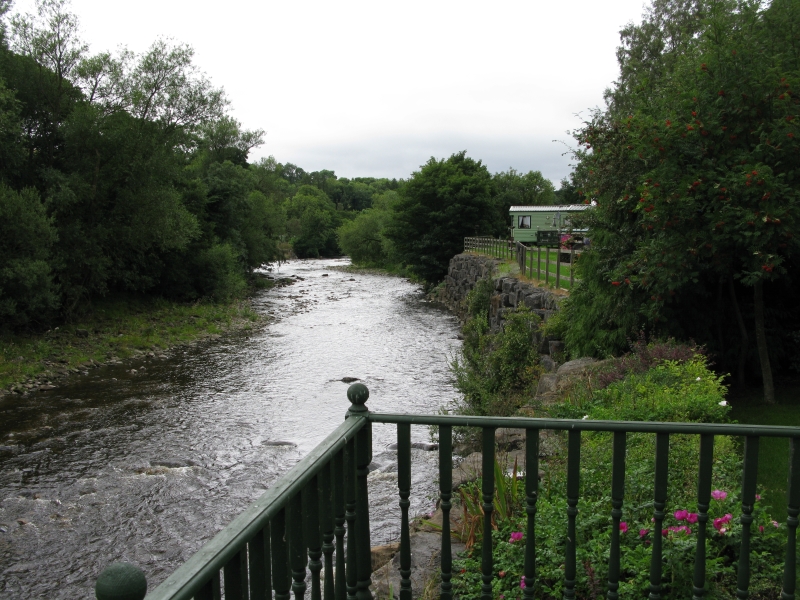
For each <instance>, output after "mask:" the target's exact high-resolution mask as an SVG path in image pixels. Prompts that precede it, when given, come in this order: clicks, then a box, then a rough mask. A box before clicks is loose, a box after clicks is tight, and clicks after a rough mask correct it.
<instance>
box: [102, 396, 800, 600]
mask: <svg viewBox="0 0 800 600" xmlns="http://www.w3.org/2000/svg"><path fill="white" fill-rule="evenodd" d="M368 397H369V391H368V390H367V388H366V387H365V386H363V385H361V384H354V385H352V386H350V388H349V389H348V398H349V399H350V402H351V407H350V410H349V412H348V416H347V418H346V420H345V422H344V423H343V424H342V425H340V426H339V427H338V428H337V429H336V430H335V431H334V432H333V433H332V434H331V435H329V436H328V437H327V438H326V439H325V441H323V442H322V443H321V444H320V445H319V446H317V447H316V448H315V449H314V450H313V451H312V452H311V453H310V454H309V455H308V456H307V457H305V458H304V459H302V460H301V461H300V462H299V463H298V464H297V465H296V466H295V467H294V468H292V469H291V470H290V471H289V472H288V473H286V474H285V475H284V476H283V477H281V479H280V480H279V481H278V482H277V483H276V484H275V485H274V486H273V487H272V488H271V489H270V490H269V491H267V492H266V493H265V494H264V495H263V496H262V497H261V498H260V499H259V500H258V501H256V502H255V503H254V504H253V505H252V506H250V507H249V508H248V509H247V510H246V511H245V512H244V513H242V514H241V515H240V516H239V517H237V518H236V519H235V520H234V521H233V522H232V523H231V524H230V525H228V526H227V527H226V528H225V529H223V530H222V531H221V532H220V533H219V534H218V535H217V536H216V537H215V538H214V539H212V540H211V541H210V542H208V543H207V544H206V545H205V546H204V547H203V548H202V549H201V550H200V551H199V552H198V553H197V554H195V555H194V556H193V557H192V558H190V559H189V561H187V562H186V563H185V564H184V565H183V566H181V567H180V568H179V569H178V570H177V571H176V572H175V573H174V574H173V575H171V576H170V577H169V578H168V579H167V580H166V581H165V582H164V583H162V584H161V585H160V586H159V587H158V588H156V589H155V590H154V591H153V592H152V593H151V594H150V595H149V596H148V599H149V600H155V599H159V600H167V599H169V600H178V599H188V598H196V599H219V598H221V597H222V594H223V593H224V597H225V599H226V600H232V599H236V600H240V599H241V600H262V599H267V598H273V597H274V598H276V599H279V600H288V599H289V598H290V592H291V593H293V594H294V597H295V600H297V599H299V598H305V597H306V592H307V586H306V578H307V577H306V576H307V569H308V571H310V574H311V577H310V581H311V598H312V599H313V600H322V599H323V598H324V599H325V600H368V599H371V598H372V597H373V596H372V593H371V591H370V585H371V564H370V533H369V504H368V498H367V480H366V476H367V471H368V465H369V463H370V462H371V458H372V433H371V431H372V430H371V426H372V423H388V424H394V425H396V427H397V441H398V446H397V461H398V497H399V508H400V521H401V535H400V569H399V571H400V577H401V586H400V590H399V597H400V599H401V600H411V597H412V583H411V545H410V536H409V512H408V511H409V504H410V502H409V497H410V494H411V426H412V425H420V426H429V425H436V426H438V428H439V488H440V502H441V504H440V505H441V508H442V512H443V521H442V537H441V544H442V545H441V567H440V575H441V584H440V598H443V599H447V600H451V599H452V598H453V591H452V583H451V579H452V558H453V557H452V548H451V542H450V510H451V508H452V504H451V499H452V496H453V480H452V465H453V444H452V440H453V427H457V426H458V427H461V426H466V427H476V428H479V429H480V430H481V433H482V439H483V443H482V446H483V459H482V461H483V462H482V467H483V473H492V472H493V469H494V460H495V443H494V440H495V431H496V429H498V428H501V427H513V428H518V429H519V428H521V429H524V430H525V432H526V442H525V456H526V471H527V473H537V472H538V464H539V440H540V433H541V432H542V431H545V430H560V431H566V432H567V436H568V438H567V448H568V454H567V463H566V464H567V467H566V468H567V479H566V490H565V492H566V499H567V507H568V508H567V525H566V527H565V531H564V540H565V554H564V574H563V577H564V589H565V592H564V597H565V598H575V593H576V590H575V586H576V568H577V566H576V547H575V540H576V535H575V533H576V521H577V519H578V509H577V506H578V503H579V500H580V494H579V490H580V448H581V435H582V434H583V432H586V431H601V432H609V433H612V434H613V453H612V465H613V468H612V473H611V481H610V495H611V508H610V511H609V513H610V516H611V521H612V523H611V541H610V548H609V555H608V556H609V558H608V581H607V598H609V599H614V598H617V590H618V587H619V578H620V569H621V565H620V537H619V534H620V529H619V527H620V520H621V517H622V514H623V513H622V509H623V503H624V481H625V461H626V443H627V442H626V440H627V434H628V433H646V434H654V435H655V436H656V446H655V453H656V461H655V465H656V466H655V476H654V486H653V504H652V506H653V521H654V525H653V527H654V530H655V531H661V526H662V522H663V521H664V518H665V516H666V515H665V506H666V502H667V500H668V498H667V472H668V465H669V460H670V449H669V440H670V436H671V435H675V434H689V435H697V436H699V439H700V451H699V457H698V478H697V481H698V487H697V490H698V492H697V505H698V536H697V542H696V554H695V562H694V570H693V586H694V587H693V590H694V596H693V598H695V600H699V599H700V598H702V597H703V596H704V595H705V589H706V560H705V556H706V554H705V546H706V540H707V532H706V527H707V522H708V520H709V517H708V510H709V505H710V494H711V480H712V465H713V448H714V438H715V437H716V436H723V435H724V436H739V437H743V438H744V440H745V442H744V462H743V465H744V466H743V474H742V492H741V502H742V517H741V519H740V522H741V525H742V537H741V544H740V546H739V559H738V561H737V563H738V566H737V568H738V580H737V582H738V584H737V588H738V589H737V592H736V595H737V597H738V598H742V599H744V598H747V597H748V594H749V592H748V587H749V582H750V534H751V532H750V526H751V523H752V521H753V517H752V512H753V507H754V503H755V501H756V497H755V492H756V475H757V467H758V447H759V440H760V438H761V437H782V438H789V439H790V447H791V452H790V464H789V482H788V511H787V512H788V518H787V538H786V549H785V560H784V577H783V589H782V592H781V596H780V597H781V599H782V600H792V599H794V598H795V585H796V577H797V574H796V555H795V549H796V530H797V526H798V515H799V514H800V428H798V427H775V426H754V425H739V424H733V425H727V424H697V423H651V422H629V421H590V420H571V419H534V418H515V417H468V416H453V415H408V414H395V413H374V412H369V411H368V410H367V408H366V406H365V403H366V401H367V399H368ZM494 488H495V482H494V478H493V477H491V476H489V477H484V478H483V480H482V490H481V491H482V500H483V503H482V510H483V522H482V530H483V536H484V537H483V539H484V544H483V547H482V557H481V573H482V584H481V598H482V600H492V585H491V582H492V580H493V578H494V569H493V556H492V544H491V539H492V536H491V532H492V515H493V510H494V508H493V498H494V494H495V489H494ZM538 494H539V490H538V482H537V478H536V477H531V476H528V477H526V478H525V502H526V514H527V536H526V541H525V566H524V583H525V587H524V590H523V596H524V598H526V599H529V600H530V599H532V598H534V595H535V593H536V583H537V578H536V503H537V500H538ZM345 534H346V542H347V543H346V544H345ZM487 540H489V542H488V543H486V541H487ZM662 559H663V548H662V540H661V536H659V535H655V536H654V537H653V542H652V546H651V557H650V587H649V598H650V599H651V600H659V599H660V598H661V592H662V585H661V579H662ZM334 564H335V574H334ZM323 572H324V577H321V573H323ZM290 574H291V578H290ZM104 575H105V572H104V574H103V575H101V580H102V579H103V577H104ZM122 579H124V578H122ZM127 581H128V580H125V581H121V582H120V583H119V584H118V585H117V588H116V590H114V589H111V590H109V588H108V586H105V587H104V591H103V592H102V593H101V592H100V588H101V587H103V586H101V585H100V581H98V594H97V597H98V598H99V599H100V600H110V599H112V598H117V599H120V598H128V599H134V598H135V599H137V600H139V599H141V598H143V597H144V593H142V594H141V595H138V596H136V595H131V593H130V591H129V587H128V588H126V587H125V586H126V585H128V586H129V584H128V583H126V582H127ZM273 591H274V595H273Z"/></svg>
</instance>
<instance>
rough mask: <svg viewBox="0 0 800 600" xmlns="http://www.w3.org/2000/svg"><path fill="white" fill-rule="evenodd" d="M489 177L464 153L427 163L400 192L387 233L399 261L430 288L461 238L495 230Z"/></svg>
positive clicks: (461, 242)
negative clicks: (429, 285)
mask: <svg viewBox="0 0 800 600" xmlns="http://www.w3.org/2000/svg"><path fill="white" fill-rule="evenodd" d="M496 216H497V215H496V210H495V207H494V204H493V203H492V177H491V175H490V174H489V171H488V170H487V169H486V167H485V166H484V165H483V164H481V161H475V160H473V159H471V158H469V157H468V156H467V153H466V150H464V151H462V152H458V153H456V154H453V155H452V156H451V157H450V158H448V159H447V160H444V159H441V160H436V159H435V158H433V157H431V159H430V160H429V161H428V162H427V163H426V164H424V165H422V167H421V168H420V170H419V171H415V172H414V174H413V175H412V176H411V179H410V180H409V181H408V182H407V183H406V185H405V186H404V187H403V188H402V191H401V195H400V200H399V201H398V203H397V204H396V205H395V207H394V217H393V219H392V223H391V224H390V225H389V227H388V228H387V230H386V237H388V238H389V239H390V240H391V241H392V242H394V244H395V248H396V250H397V254H398V258H399V259H400V260H401V261H402V262H403V263H404V264H406V265H408V267H409V269H410V270H411V271H412V272H413V273H415V274H416V275H417V276H419V277H420V278H422V279H423V280H424V281H426V282H427V283H429V284H432V283H435V282H437V281H439V280H441V279H442V278H443V277H444V275H445V274H446V273H447V265H448V263H449V261H450V259H451V258H452V257H453V255H454V254H458V253H459V252H461V251H462V250H463V249H464V238H465V237H468V236H475V235H486V234H489V233H491V232H492V231H493V228H494V227H495V226H496Z"/></svg>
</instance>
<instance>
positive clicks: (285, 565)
mask: <svg viewBox="0 0 800 600" xmlns="http://www.w3.org/2000/svg"><path fill="white" fill-rule="evenodd" d="M270 538H271V541H272V575H273V577H272V584H273V585H274V586H275V600H289V599H290V598H291V595H290V594H289V590H290V587H289V585H290V581H289V551H288V548H287V543H286V509H285V508H282V509H280V510H279V511H278V514H277V515H276V516H275V518H274V519H272V522H271V523H270Z"/></svg>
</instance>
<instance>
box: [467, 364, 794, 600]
mask: <svg viewBox="0 0 800 600" xmlns="http://www.w3.org/2000/svg"><path fill="white" fill-rule="evenodd" d="M698 377H699V378H700V380H699V381H698V379H697V378H698ZM724 393H725V390H724V387H722V385H721V382H720V378H719V377H717V376H715V375H714V374H713V373H711V372H710V371H709V370H708V368H707V366H706V363H705V359H703V358H702V356H699V355H698V356H696V357H695V358H694V359H691V360H689V361H686V362H677V361H666V362H662V363H661V364H658V365H656V366H654V367H653V368H651V369H649V370H647V371H645V372H644V373H637V372H630V373H629V374H628V375H627V376H626V377H625V378H624V379H622V380H620V381H617V382H615V383H612V384H611V385H610V386H609V387H608V388H606V389H605V390H602V391H599V392H595V394H594V398H593V399H592V400H591V401H589V402H586V403H584V404H583V405H581V406H574V405H570V404H567V405H565V406H562V407H560V409H556V410H553V411H552V412H553V413H554V414H557V415H559V416H573V417H574V416H578V414H582V415H586V416H587V417H588V418H590V419H615V420H622V419H628V420H643V419H644V420H647V419H652V418H658V419H660V420H666V421H686V420H695V421H702V422H727V420H728V416H727V413H728V410H729V409H728V407H727V406H724V405H721V404H720V403H722V402H723V401H724ZM634 407H635V408H634ZM579 418H580V417H579ZM627 438H628V443H627V469H626V481H625V500H624V506H623V517H622V520H623V521H624V526H621V531H620V553H621V577H620V588H619V594H620V598H623V599H625V598H630V599H633V598H640V597H642V595H643V594H645V593H646V592H647V590H648V588H649V584H650V581H649V572H650V557H651V552H650V546H651V543H652V539H653V536H654V535H662V536H663V543H664V545H663V556H664V564H663V576H662V580H661V583H662V585H663V590H662V593H663V597H665V598H691V597H692V577H691V574H692V570H693V564H694V550H695V547H696V546H695V541H696V536H697V528H698V525H699V524H696V512H697V505H696V502H697V499H696V477H697V456H698V451H699V441H698V439H697V436H684V435H673V436H671V438H670V463H669V479H668V482H669V483H668V506H667V512H668V515H667V518H666V519H665V521H664V524H663V527H664V530H663V532H654V531H653V530H652V523H651V520H650V519H651V517H652V516H653V508H652V482H653V477H654V462H655V458H654V457H655V451H654V450H655V448H654V444H655V442H654V436H652V435H650V434H628V436H627ZM581 446H582V447H581V473H580V477H581V492H580V500H579V509H580V513H579V515H578V518H577V523H576V526H577V532H576V533H577V539H576V549H577V565H578V568H577V575H578V576H577V581H576V588H577V597H582V598H593V597H600V596H601V595H603V594H604V593H605V587H606V582H607V580H608V548H609V547H610V539H611V525H612V520H611V518H610V513H611V500H610V495H609V494H610V489H609V473H610V471H611V456H612V454H611V449H612V436H611V435H610V434H605V433H588V434H584V435H583V436H582V444H581ZM564 466H565V465H564V463H563V461H562V460H561V459H559V458H558V457H557V456H556V457H551V458H550V459H549V460H548V461H546V464H545V465H544V468H545V473H546V475H545V477H544V479H543V480H542V481H541V483H540V485H539V494H538V501H537V512H536V561H537V563H536V571H537V597H542V598H557V597H561V596H562V594H563V591H564V589H563V579H564V572H563V562H564V552H565V543H564V539H565V537H564V532H565V531H566V527H567V503H566V499H565V498H564V496H563V489H565V484H566V481H565V468H564ZM740 474H741V460H740V456H739V452H738V450H737V448H736V447H735V445H734V443H733V441H732V440H730V439H729V438H717V439H716V443H715V448H714V469H713V480H712V485H713V489H717V490H720V491H721V492H724V493H718V494H716V498H715V499H714V500H712V504H711V508H710V510H709V526H708V530H709V537H708V545H707V549H706V566H707V572H708V580H709V585H710V588H709V594H710V595H711V597H717V598H735V597H736V596H735V592H736V569H735V566H736V561H737V556H738V546H739V542H740V540H741V525H740V524H739V517H740V516H741V514H742V513H741V500H740V498H739V497H738V496H737V493H736V492H734V491H733V490H737V489H739V487H740V486H739V484H740V481H739V479H740V476H741V475H740ZM510 484H511V482H510V481H509V482H508V484H507V486H508V485H510ZM473 487H474V488H475V489H476V490H479V489H480V484H479V483H478V484H473ZM523 487H524V486H521V485H520V486H518V488H517V489H518V492H517V494H516V496H515V501H516V506H515V508H514V511H515V512H514V513H513V514H512V515H511V516H509V517H507V518H502V517H501V516H500V515H499V514H497V515H496V516H495V523H496V527H495V529H494V531H493V532H492V542H493V549H494V578H493V580H492V589H493V597H506V598H519V597H521V596H522V589H521V587H520V584H521V578H522V575H523V568H524V545H525V541H526V540H525V539H524V533H523V532H526V531H527V525H526V519H525V511H524V507H525V498H524V493H523V491H522V488H523ZM470 489H471V488H470ZM464 506H467V504H465V505H464ZM476 508H477V507H476ZM509 512H510V511H509ZM753 516H754V522H753V525H752V528H751V532H752V538H751V551H752V554H751V561H752V562H751V567H752V568H751V572H752V574H753V577H752V580H751V586H750V590H751V597H754V598H773V597H774V595H773V594H774V593H775V590H777V589H779V588H780V580H781V574H782V561H783V545H784V543H785V531H784V528H783V526H779V525H778V524H777V523H776V522H774V521H773V520H772V519H771V517H770V515H769V507H768V506H767V505H765V503H764V500H763V499H762V500H760V501H758V502H757V503H756V505H755V507H754V512H753ZM469 518H471V513H469V514H468V515H467V520H468V519H469ZM476 533H477V535H478V540H477V543H475V545H474V546H472V548H471V550H470V551H469V552H468V553H467V554H466V555H465V556H464V557H463V558H461V559H459V560H457V561H456V562H455V568H454V571H455V573H456V575H455V577H454V591H455V592H456V594H457V595H458V597H460V598H478V597H480V593H479V590H480V583H481V580H480V574H481V571H480V559H479V557H480V551H481V546H482V543H483V540H482V539H481V538H480V529H479V528H478V529H476Z"/></svg>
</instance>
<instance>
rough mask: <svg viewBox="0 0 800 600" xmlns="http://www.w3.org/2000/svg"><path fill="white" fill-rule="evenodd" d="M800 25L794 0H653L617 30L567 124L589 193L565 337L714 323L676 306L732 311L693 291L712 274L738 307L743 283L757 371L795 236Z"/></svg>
mask: <svg viewBox="0 0 800 600" xmlns="http://www.w3.org/2000/svg"><path fill="white" fill-rule="evenodd" d="M798 26H800V5H798V3H797V2H793V1H791V0H776V1H775V2H772V3H771V4H770V5H769V6H768V7H767V6H764V5H762V4H761V3H760V2H757V1H750V0H725V1H710V0H709V1H696V2H686V1H678V0H656V1H655V2H654V3H653V6H652V7H651V9H650V10H649V12H648V13H647V15H646V17H645V21H644V22H643V23H642V24H641V25H640V26H629V27H628V28H626V29H625V30H624V31H623V45H622V47H621V49H620V51H619V58H620V66H621V77H620V80H619V81H618V82H617V84H616V85H615V86H614V88H613V89H612V90H610V91H609V92H608V93H607V98H608V101H609V104H608V108H607V110H605V111H597V112H596V113H595V114H594V115H593V117H592V119H591V120H590V121H589V122H587V123H586V125H585V127H583V128H582V129H581V130H579V131H578V132H577V139H578V141H579V143H580V144H581V145H582V147H583V149H582V150H581V151H580V152H579V153H578V155H579V158H580V164H579V167H578V170H577V172H576V180H577V181H578V184H579V186H580V188H581V192H582V193H583V195H584V197H585V198H587V199H589V198H591V199H593V200H596V201H597V207H596V209H595V210H592V211H588V212H587V214H586V224H588V226H589V227H590V229H591V231H592V234H593V235H592V244H593V247H594V251H593V252H591V253H589V254H587V255H586V256H585V257H584V258H585V259H586V260H584V269H583V277H584V279H585V284H584V286H583V287H582V288H579V289H578V290H576V292H575V293H574V294H573V299H572V300H571V306H572V309H571V310H572V311H573V316H574V319H575V320H574V321H573V326H572V327H571V328H570V331H569V333H568V341H569V342H570V343H571V345H572V347H573V349H574V351H576V352H577V353H592V354H597V353H606V352H613V351H617V350H619V349H621V347H623V345H624V344H625V340H626V337H627V336H629V335H630V334H631V332H632V330H633V329H635V328H636V327H642V326H644V327H648V328H651V329H656V330H661V331H665V330H666V331H669V332H673V333H677V334H679V335H682V336H684V337H687V336H689V335H694V336H697V337H699V338H701V339H702V338H710V339H712V340H713V339H714V338H722V337H724V336H723V335H722V334H720V335H719V336H717V335H715V334H714V332H713V331H708V330H707V329H706V327H708V325H706V326H702V325H699V323H698V322H695V321H694V320H693V317H687V315H686V312H687V309H691V312H692V313H693V314H694V315H695V316H696V315H697V311H699V312H700V313H705V314H709V318H708V320H707V323H709V324H712V323H714V321H716V320H717V319H720V318H729V317H726V316H725V315H723V314H717V315H716V316H714V315H713V311H709V310H708V308H705V309H703V307H702V306H698V304H699V303H698V299H699V298H702V297H703V296H704V295H706V297H709V296H710V297H714V295H715V292H716V295H718V296H719V295H720V294H721V293H722V292H719V291H717V290H718V289H722V290H725V292H724V293H725V298H726V304H727V300H728V298H731V302H730V306H732V307H734V308H735V307H736V304H737V303H736V295H735V291H732V292H731V294H733V295H732V296H730V295H729V294H728V291H727V290H728V289H729V287H730V289H731V290H734V287H733V284H734V283H735V285H736V287H737V289H740V290H746V289H748V288H749V290H750V297H751V298H752V303H753V312H754V317H755V322H754V329H755V334H756V338H757V340H758V345H759V355H760V357H761V364H762V368H764V367H766V371H764V377H765V381H766V380H767V379H768V378H769V375H768V371H769V360H768V356H767V355H766V338H765V337H764V336H765V330H764V321H763V315H764V301H763V290H764V289H765V288H766V289H771V290H774V289H775V288H774V287H769V286H770V285H772V284H782V285H785V284H788V283H790V282H791V280H792V271H793V264H794V262H795V261H796V258H797V254H798V250H800V244H798V238H797V237H796V232H797V226H798V223H800V191H798V185H797V184H798V177H800V169H799V167H800V146H798V142H799V141H798V139H797V137H798V136H799V135H800V131H798V130H797V124H798V119H800V115H799V114H798V107H799V106H800V99H798V98H797V97H796V95H795V93H794V90H795V89H796V88H797V87H798V85H800V76H799V75H798V74H799V73H800V68H798V67H800V38H798V36H797V34H796V33H795V32H796V31H797V29H798ZM705 304H706V306H707V305H708V302H707V301H706V302H705ZM601 307H602V308H601ZM717 312H718V313H719V311H718V310H717ZM737 312H738V311H737ZM590 313H591V314H592V315H594V317H596V319H597V320H596V322H595V324H594V325H593V326H591V325H590V324H589V323H588V322H587V321H586V319H588V318H589V317H588V316H587V315H588V314H590ZM582 315H583V317H582ZM737 316H739V319H738V321H739V323H740V328H739V329H740V337H741V338H742V339H740V340H737V342H738V343H737V344H736V345H737V346H742V347H744V346H746V338H747V334H746V329H745V327H744V325H743V323H742V320H741V317H740V315H738V314H737ZM584 317H585V318H584ZM702 320H703V319H698V321H702ZM698 334H700V335H698ZM720 345H725V344H724V341H723V342H722V343H721V344H720ZM742 356H744V355H742Z"/></svg>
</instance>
